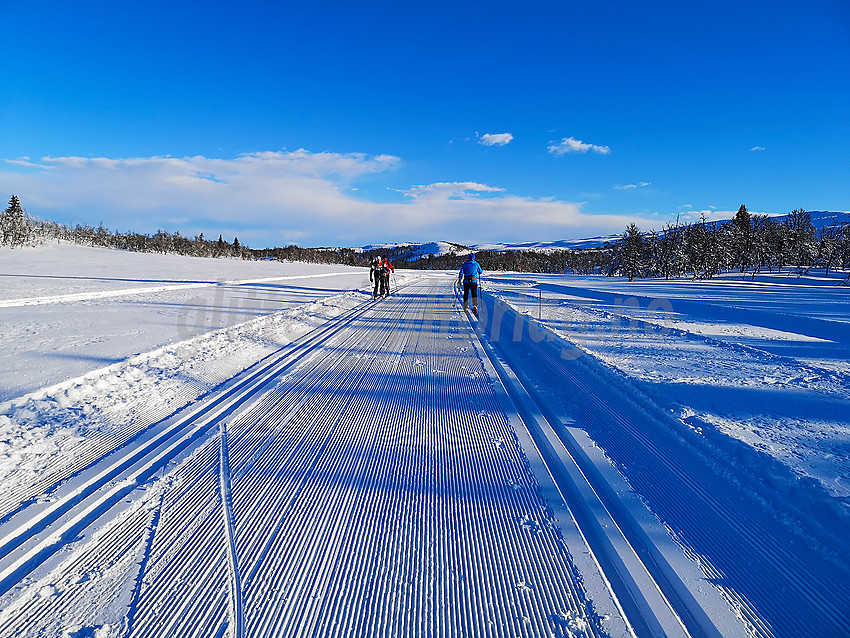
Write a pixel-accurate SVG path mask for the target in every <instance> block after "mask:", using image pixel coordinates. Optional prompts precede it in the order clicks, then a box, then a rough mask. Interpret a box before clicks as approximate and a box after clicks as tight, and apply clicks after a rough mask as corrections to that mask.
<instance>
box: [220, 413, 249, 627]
mask: <svg viewBox="0 0 850 638" xmlns="http://www.w3.org/2000/svg"><path fill="white" fill-rule="evenodd" d="M219 440H220V448H219V449H220V455H219V479H220V481H219V483H220V487H221V515H222V519H223V523H224V531H225V535H226V537H227V565H228V567H229V572H230V622H229V624H230V626H231V627H232V631H231V633H230V635H231V638H243V636H244V635H245V613H244V607H245V605H244V601H243V598H242V578H241V574H240V572H239V558H238V556H237V552H236V532H235V528H236V521H235V520H234V519H233V496H232V488H231V484H230V453H229V450H228V444H227V424H226V422H225V421H221V423H220V436H219Z"/></svg>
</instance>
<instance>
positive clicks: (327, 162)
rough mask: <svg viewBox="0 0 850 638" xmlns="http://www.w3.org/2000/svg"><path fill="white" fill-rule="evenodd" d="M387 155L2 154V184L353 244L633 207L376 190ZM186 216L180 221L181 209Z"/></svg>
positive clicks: (63, 202) (581, 221)
mask: <svg viewBox="0 0 850 638" xmlns="http://www.w3.org/2000/svg"><path fill="white" fill-rule="evenodd" d="M402 163H403V162H402V160H401V159H400V158H398V157H395V156H392V155H377V156H367V155H364V154H357V153H353V154H341V153H331V152H326V153H313V152H310V151H307V150H304V149H299V150H297V151H292V152H265V153H252V154H249V155H242V156H239V157H236V158H230V159H216V158H207V157H202V156H195V157H181V158H176V157H148V158H124V159H121V158H119V159H114V158H84V157H47V158H42V159H41V160H30V159H24V158H19V159H14V160H6V162H5V166H6V168H5V169H3V168H2V166H3V163H0V192H6V193H9V194H11V193H15V194H18V195H19V196H21V198H22V200H23V202H24V204H25V206H27V208H28V210H29V211H30V213H32V214H34V215H37V216H39V217H42V218H48V219H54V220H56V221H64V222H66V223H67V222H73V223H76V222H82V223H91V224H97V223H98V222H101V221H102V222H103V223H104V225H105V226H106V227H108V228H113V229H117V230H122V231H125V230H134V231H137V232H144V233H149V232H154V231H155V230H156V229H157V228H165V229H167V230H180V231H181V232H183V233H185V234H192V233H198V232H205V233H206V234H207V235H208V236H210V235H212V234H213V233H215V234H216V235H217V234H218V233H219V232H222V231H221V230H220V229H226V230H225V232H227V230H234V231H235V230H239V237H240V239H241V240H243V241H244V238H251V241H250V243H249V245H256V246H269V245H274V244H276V243H277V244H279V243H280V242H282V241H293V240H295V239H298V241H299V242H300V243H302V245H333V244H335V245H356V244H358V243H370V242H372V241H374V240H375V239H376V237H375V233H380V237H381V239H387V240H389V239H391V238H398V239H405V240H410V239H411V238H412V237H413V238H421V239H423V240H429V241H430V240H433V239H434V238H440V239H449V240H452V241H478V240H486V241H491V240H532V239H536V238H539V237H543V236H560V237H574V236H581V235H596V234H606V233H610V232H619V231H621V230H622V228H623V227H625V225H626V224H627V223H628V222H629V221H636V223H639V224H640V220H639V219H631V218H626V217H620V216H616V215H602V214H588V213H586V212H584V210H583V207H584V204H583V203H581V202H567V201H560V200H556V199H554V198H546V197H543V198H534V197H520V196H516V195H512V194H509V193H506V192H505V190H504V189H503V188H501V187H499V186H495V185H488V184H482V183H478V182H469V181H456V182H452V181H445V182H436V183H432V184H425V185H418V186H410V187H406V188H399V189H397V190H398V192H399V193H402V194H403V196H404V197H401V198H399V200H398V201H386V200H385V199H383V198H382V201H373V200H369V199H368V197H367V196H366V195H365V194H364V193H365V192H366V191H364V190H362V189H361V190H359V191H358V190H356V188H357V187H358V186H360V185H361V184H360V182H364V183H366V184H371V185H374V184H375V180H384V181H385V182H386V180H387V179H390V176H391V175H392V171H394V170H395V169H396V168H398V167H399V166H401V165H402ZM178 220H179V221H178Z"/></svg>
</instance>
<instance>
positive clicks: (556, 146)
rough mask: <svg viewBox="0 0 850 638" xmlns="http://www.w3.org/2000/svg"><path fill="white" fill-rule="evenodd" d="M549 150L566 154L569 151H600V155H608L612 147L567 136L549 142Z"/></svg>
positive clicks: (553, 153) (554, 153)
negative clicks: (586, 142) (587, 142)
mask: <svg viewBox="0 0 850 638" xmlns="http://www.w3.org/2000/svg"><path fill="white" fill-rule="evenodd" d="M548 150H549V152H550V153H552V155H566V154H567V153H587V152H588V151H590V152H593V153H599V154H600V155H608V153H610V152H611V148H610V147H608V146H597V145H596V144H585V143H584V142H582V141H581V140H577V139H576V138H574V137H565V138H564V139H562V140H561V141H560V142H549V148H548Z"/></svg>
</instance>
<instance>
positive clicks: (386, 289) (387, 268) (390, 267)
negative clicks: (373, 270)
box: [383, 257, 395, 296]
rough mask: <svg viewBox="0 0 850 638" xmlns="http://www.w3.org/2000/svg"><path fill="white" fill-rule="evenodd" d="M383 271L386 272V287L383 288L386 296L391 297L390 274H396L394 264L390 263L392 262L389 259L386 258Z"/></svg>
mask: <svg viewBox="0 0 850 638" xmlns="http://www.w3.org/2000/svg"><path fill="white" fill-rule="evenodd" d="M383 271H384V286H383V289H384V294H385V295H386V296H389V294H390V273H391V272H395V268H393V265H392V263H390V260H389V259H387V258H386V257H384V262H383Z"/></svg>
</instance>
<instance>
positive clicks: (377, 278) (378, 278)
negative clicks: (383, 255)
mask: <svg viewBox="0 0 850 638" xmlns="http://www.w3.org/2000/svg"><path fill="white" fill-rule="evenodd" d="M380 286H381V276H380V275H375V289H374V290H373V291H372V296H373V297H377V296H378V288H379V287H380ZM381 294H383V290H382V291H381Z"/></svg>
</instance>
